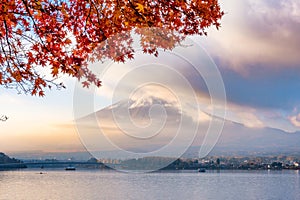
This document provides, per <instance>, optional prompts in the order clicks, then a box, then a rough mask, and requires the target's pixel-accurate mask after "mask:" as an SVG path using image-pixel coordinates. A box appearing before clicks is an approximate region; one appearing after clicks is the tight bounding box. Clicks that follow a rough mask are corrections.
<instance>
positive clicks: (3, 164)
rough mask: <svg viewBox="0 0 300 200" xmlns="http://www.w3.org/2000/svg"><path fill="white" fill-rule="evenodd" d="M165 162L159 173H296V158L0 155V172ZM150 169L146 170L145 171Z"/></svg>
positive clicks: (143, 166)
mask: <svg viewBox="0 0 300 200" xmlns="http://www.w3.org/2000/svg"><path fill="white" fill-rule="evenodd" d="M163 163H168V165H166V166H164V167H163V168H161V170H199V169H206V170H300V166H299V165H300V156H282V155H281V156H264V157H259V156H208V157H206V158H202V159H192V158H180V159H175V161H174V159H172V158H164V157H145V158H139V159H126V160H121V159H101V160H97V159H95V158H90V159H89V160H76V159H74V158H70V159H67V160H57V159H55V158H52V159H43V160H41V159H36V160H35V159H30V160H18V159H15V158H10V157H9V156H7V155H6V154H4V153H0V170H11V169H17V168H42V169H44V168H45V169H46V168H65V167H68V166H74V167H76V168H83V169H111V168H115V169H125V170H126V169H138V170H148V169H151V166H154V165H159V164H160V165H161V164H163ZM149 166H150V168H149Z"/></svg>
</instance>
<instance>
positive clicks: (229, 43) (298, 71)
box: [0, 0, 300, 152]
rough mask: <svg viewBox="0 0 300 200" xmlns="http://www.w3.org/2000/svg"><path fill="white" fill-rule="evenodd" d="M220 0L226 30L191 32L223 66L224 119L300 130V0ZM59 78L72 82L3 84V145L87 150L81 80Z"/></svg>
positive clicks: (102, 100)
mask: <svg viewBox="0 0 300 200" xmlns="http://www.w3.org/2000/svg"><path fill="white" fill-rule="evenodd" d="M220 3H221V7H222V9H223V10H224V11H225V13H226V14H225V16H224V17H223V19H222V22H221V23H222V27H221V29H220V30H219V31H216V30H214V29H212V30H210V31H209V36H208V37H202V38H201V37H194V38H193V39H194V40H195V41H197V42H198V43H199V44H201V45H202V46H203V47H204V48H205V49H206V51H207V52H208V54H209V55H210V56H211V57H212V58H213V60H214V62H215V63H216V65H217V66H218V68H219V70H220V72H221V75H222V77H223V80H224V84H225V89H226V95H227V118H226V119H227V120H230V121H234V122H238V123H241V124H243V125H245V126H246V127H250V128H264V127H270V128H276V129H280V130H283V131H285V132H288V133H294V132H296V131H298V130H300V92H299V91H300V56H299V52H300V36H299V32H300V2H299V0H243V1H240V0H230V1H225V0H220ZM161 59H163V58H161ZM118 67H120V68H122V66H118ZM123 67H124V69H126V65H124V66H123ZM124 69H122V70H123V72H124ZM122 70H120V73H121V72H122ZM125 71H126V70H125ZM114 75H115V74H112V75H111V76H109V77H107V78H106V79H104V80H103V85H104V86H103V87H102V88H100V89H99V90H98V91H97V94H98V96H97V97H96V99H97V104H96V106H95V111H97V110H99V109H100V108H103V107H105V106H109V105H110V101H109V98H110V95H111V90H112V88H111V87H112V85H113V84H114V81H115V80H114ZM167 75H168V74H165V76H167ZM62 79H63V80H64V83H65V85H66V86H67V89H66V90H61V91H56V90H52V91H47V92H46V96H45V97H43V98H39V97H31V96H28V95H27V96H26V95H24V94H21V95H18V94H17V92H16V91H14V90H7V89H3V88H0V115H2V114H3V115H7V116H8V117H9V120H8V121H6V122H3V123H0V152H2V151H3V152H12V151H29V150H30V151H31V150H44V151H81V150H83V149H84V148H83V146H82V145H81V143H80V140H79V137H78V135H77V132H76V128H75V127H74V126H73V125H72V122H73V119H74V118H73V94H74V88H75V82H76V80H74V79H71V78H62ZM170 81H172V80H171V79H170ZM175 81H176V80H174V84H176V83H175ZM127 84H128V85H130V84H131V83H130V82H128V83H127ZM127 84H126V85H124V86H123V87H124V90H125V88H126V87H127V86H128V85H127ZM199 90H201V86H200V87H199ZM204 93H205V92H204ZM87 114H88V113H87Z"/></svg>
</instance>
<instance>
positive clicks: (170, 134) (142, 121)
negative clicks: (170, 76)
mask: <svg viewBox="0 0 300 200" xmlns="http://www.w3.org/2000/svg"><path fill="white" fill-rule="evenodd" d="M180 103H181V104H180ZM180 103H178V102H177V101H176V99H174V98H173V97H167V98H166V97H163V96H161V95H155V94H143V95H139V96H135V97H134V98H129V100H122V101H119V102H117V103H115V104H113V105H111V106H108V107H106V108H104V109H101V110H99V111H97V112H95V113H93V114H90V115H88V116H86V117H83V118H81V119H80V120H78V123H79V126H81V127H82V128H81V131H80V134H81V137H82V139H83V141H84V143H85V144H86V145H88V148H89V150H92V151H102V152H110V151H113V150H114V149H111V146H114V147H116V148H118V149H122V150H125V151H130V152H137V153H148V152H152V151H156V150H157V149H161V148H164V146H166V145H168V144H170V143H172V147H173V149H174V151H177V150H178V149H176V148H179V149H180V148H181V149H180V151H183V150H184V152H186V153H188V154H189V155H191V156H197V155H198V154H197V153H198V151H199V148H200V146H201V145H203V141H204V138H205V135H206V133H207V129H208V127H209V122H210V120H207V119H211V118H212V117H213V116H210V115H208V114H206V113H205V112H202V111H198V112H197V110H196V109H195V106H193V105H190V104H188V103H182V102H180ZM183 104H184V106H185V108H186V109H182V106H183ZM184 106H183V107H184ZM200 116H204V119H202V118H201V117H200ZM99 132H101V133H102V134H103V135H104V137H101V138H100V137H99ZM103 139H106V140H108V141H109V143H110V144H111V146H109V145H107V143H103V141H102V140H103ZM299 144H300V133H299V132H295V133H287V132H285V131H283V130H279V129H273V128H268V127H264V128H250V127H247V126H245V125H243V124H240V123H236V122H232V121H230V120H225V125H224V128H223V131H222V133H221V136H220V138H219V140H218V142H217V144H216V146H215V148H214V150H213V151H212V152H217V151H222V152H231V153H237V152H249V153H257V152H270V153H271V152H287V151H290V152H299V151H300V145H299ZM196 147H197V148H196ZM187 148H189V150H187ZM184 152H182V153H184Z"/></svg>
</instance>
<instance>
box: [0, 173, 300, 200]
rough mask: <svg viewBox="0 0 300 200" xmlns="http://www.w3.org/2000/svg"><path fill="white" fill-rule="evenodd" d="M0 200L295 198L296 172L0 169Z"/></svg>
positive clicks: (299, 195)
mask: <svg viewBox="0 0 300 200" xmlns="http://www.w3.org/2000/svg"><path fill="white" fill-rule="evenodd" d="M0 199H1V200H2V199H3V200H4V199H5V200H10V199H12V200H18V199H29V200H35V199H38V200H41V199H55V200H56V199H58V200H59V199H72V200H73V199H75V200H76V199H97V200H98V199H109V200H126V199H138V200H141V199H145V200H148V199H149V200H153V199H197V200H201V199H203V200H206V199H222V200H223V199H230V200H244V199H245V200H252V199H260V200H267V199H270V200H276V199H278V200H282V199H285V200H289V199H291V200H299V199H300V175H299V172H298V171H244V172H243V171H239V172H237V171H221V173H217V172H214V173H211V172H207V173H197V172H163V173H148V174H126V173H119V172H114V171H98V170H90V171H88V170H77V171H64V170H48V171H43V174H40V171H36V170H22V171H0Z"/></svg>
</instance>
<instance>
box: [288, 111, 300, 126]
mask: <svg viewBox="0 0 300 200" xmlns="http://www.w3.org/2000/svg"><path fill="white" fill-rule="evenodd" d="M289 120H290V122H291V123H292V124H293V125H294V126H296V127H299V128H300V113H299V114H298V115H295V116H291V117H289Z"/></svg>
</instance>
